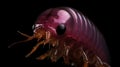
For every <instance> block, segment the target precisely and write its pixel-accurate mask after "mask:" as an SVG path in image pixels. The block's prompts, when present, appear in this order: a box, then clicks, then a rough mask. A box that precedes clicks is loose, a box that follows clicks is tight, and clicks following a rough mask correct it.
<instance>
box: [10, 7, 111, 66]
mask: <svg viewBox="0 0 120 67" xmlns="http://www.w3.org/2000/svg"><path fill="white" fill-rule="evenodd" d="M33 28H34V29H33V32H34V34H33V35H32V36H29V35H27V34H24V33H22V32H19V31H18V32H19V33H20V34H21V35H23V36H25V37H27V39H26V40H23V41H19V42H15V43H13V44H12V45H10V46H9V47H11V46H13V45H15V44H18V43H22V42H27V41H30V40H32V39H34V38H36V39H37V42H38V43H37V44H36V45H35V46H34V47H33V49H32V50H31V51H30V52H29V53H28V54H27V55H26V56H25V57H29V56H30V55H31V54H33V53H34V52H35V51H36V50H37V48H38V47H39V46H40V45H46V44H47V45H51V46H52V47H51V48H50V50H48V51H47V52H46V53H44V54H42V55H40V56H38V57H37V58H36V59H37V60H43V59H45V58H46V57H50V59H51V61H52V62H56V61H57V60H58V59H59V58H61V57H62V58H63V59H64V63H65V64H72V65H75V66H76V67H110V65H109V64H107V61H108V60H109V59H108V51H107V48H106V43H105V40H104V38H103V36H102V34H101V33H100V32H99V31H98V29H97V28H96V27H95V25H94V24H93V23H92V22H91V21H90V20H89V19H88V18H87V17H85V16H84V15H83V14H82V13H81V12H78V11H77V10H75V9H73V8H70V7H58V8H50V9H48V10H46V11H45V12H43V13H42V14H41V15H40V16H39V17H38V19H37V20H36V22H35V24H34V25H33Z"/></svg>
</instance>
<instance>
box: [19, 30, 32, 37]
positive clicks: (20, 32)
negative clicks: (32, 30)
mask: <svg viewBox="0 0 120 67" xmlns="http://www.w3.org/2000/svg"><path fill="white" fill-rule="evenodd" d="M17 32H18V33H19V34H21V35H23V36H25V37H31V36H29V35H27V34H24V33H22V32H20V31H17Z"/></svg>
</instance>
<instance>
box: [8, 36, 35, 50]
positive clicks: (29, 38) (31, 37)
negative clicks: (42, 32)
mask: <svg viewBox="0 0 120 67" xmlns="http://www.w3.org/2000/svg"><path fill="white" fill-rule="evenodd" d="M33 38H34V37H33V36H30V37H28V38H27V39H26V40H23V41H18V42H14V43H12V44H11V45H9V46H8V48H10V47H12V46H14V45H15V44H19V43H23V42H27V41H30V40H32V39H33Z"/></svg>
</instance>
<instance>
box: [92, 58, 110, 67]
mask: <svg viewBox="0 0 120 67" xmlns="http://www.w3.org/2000/svg"><path fill="white" fill-rule="evenodd" d="M94 58H95V59H94V60H95V61H96V62H95V66H96V67H110V66H109V65H108V64H106V63H104V62H102V61H101V59H100V58H99V57H98V56H95V57H94Z"/></svg>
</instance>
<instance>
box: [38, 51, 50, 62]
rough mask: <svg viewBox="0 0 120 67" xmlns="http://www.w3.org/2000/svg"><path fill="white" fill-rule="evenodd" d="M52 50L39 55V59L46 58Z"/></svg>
mask: <svg viewBox="0 0 120 67" xmlns="http://www.w3.org/2000/svg"><path fill="white" fill-rule="evenodd" d="M50 53H51V51H48V52H47V53H45V54H43V55H41V56H39V57H37V58H36V59H37V60H44V59H45V58H46V57H48V56H49V55H50Z"/></svg>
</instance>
